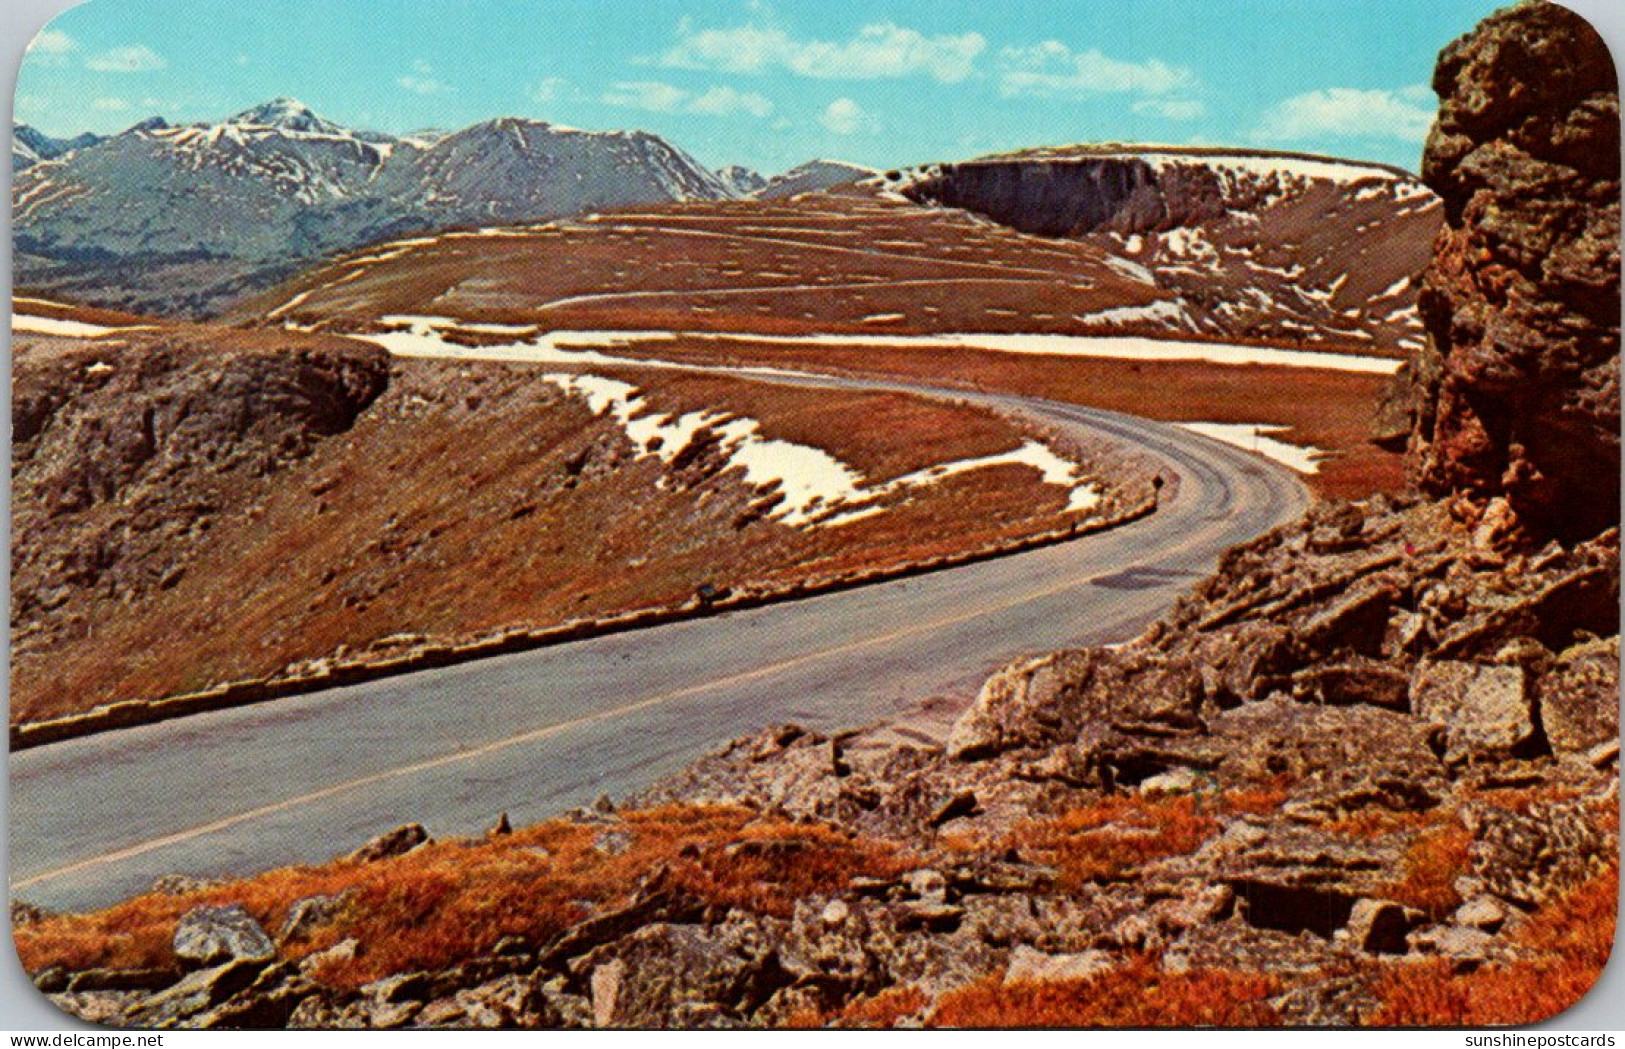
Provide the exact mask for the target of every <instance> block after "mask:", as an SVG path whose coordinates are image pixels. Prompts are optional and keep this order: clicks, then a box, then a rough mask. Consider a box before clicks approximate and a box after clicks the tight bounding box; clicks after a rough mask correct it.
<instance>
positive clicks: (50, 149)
mask: <svg viewBox="0 0 1625 1049" xmlns="http://www.w3.org/2000/svg"><path fill="white" fill-rule="evenodd" d="M100 141H101V136H99V135H92V134H91V133H89V132H88V131H87V132H85V133H84V134H82V135H75V136H74V137H73V138H52V137H51V136H50V135H47V134H46V133H45V132H43V131H41V130H39V129H38V128H34V127H29V126H28V125H27V124H14V125H13V126H12V129H11V170H12V171H21V170H23V169H24V168H30V167H33V166H34V165H35V164H38V163H39V162H40V161H42V160H55V159H56V158H57V157H60V156H62V155H63V154H66V153H71V152H73V151H74V150H76V149H84V148H85V147H87V146H94V145H95V144H96V143H98V142H100Z"/></svg>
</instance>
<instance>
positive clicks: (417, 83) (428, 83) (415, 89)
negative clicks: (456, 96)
mask: <svg viewBox="0 0 1625 1049" xmlns="http://www.w3.org/2000/svg"><path fill="white" fill-rule="evenodd" d="M395 86H396V87H399V88H402V89H403V90H406V91H410V92H412V93H413V94H414V95H443V94H445V93H446V92H448V91H450V90H451V85H450V84H447V83H446V82H445V81H443V80H436V79H435V78H434V77H432V76H411V75H408V76H402V77H396V78H395Z"/></svg>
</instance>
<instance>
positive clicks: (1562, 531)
mask: <svg viewBox="0 0 1625 1049" xmlns="http://www.w3.org/2000/svg"><path fill="white" fill-rule="evenodd" d="M1433 87H1434V90H1435V91H1436V92H1437V93H1438V94H1439V97H1440V99H1441V106H1440V110H1439V119H1438V122H1437V123H1436V124H1435V126H1434V128H1433V132H1432V134H1431V135H1430V136H1429V139H1428V143H1427V149H1426V152H1425V155H1424V157H1423V162H1422V169H1423V177H1424V179H1425V180H1426V181H1427V183H1428V185H1429V186H1430V187H1432V188H1433V190H1434V191H1435V192H1437V193H1438V194H1439V195H1440V197H1442V198H1443V199H1444V202H1445V206H1446V213H1447V222H1448V225H1447V227H1446V229H1445V230H1444V232H1443V233H1442V234H1441V235H1440V239H1439V242H1438V244H1437V248H1436V252H1435V257H1434V261H1433V264H1432V266H1431V267H1430V268H1429V269H1428V271H1427V275H1426V279H1425V283H1424V286H1423V291H1422V296H1421V309H1422V314H1423V319H1424V321H1425V323H1426V325H1427V329H1428V335H1429V338H1428V341H1427V347H1426V348H1425V349H1424V350H1423V351H1422V352H1421V353H1420V354H1419V355H1418V358H1417V360H1416V361H1415V362H1413V368H1412V369H1411V373H1412V376H1413V380H1412V381H1413V382H1414V384H1415V385H1414V387H1413V389H1414V390H1415V393H1416V399H1415V406H1414V409H1415V416H1416V418H1415V428H1414V431H1413V436H1412V440H1411V452H1412V469H1413V473H1414V475H1415V478H1416V479H1417V481H1418V482H1419V483H1420V484H1421V485H1422V487H1423V488H1424V489H1425V490H1427V491H1430V492H1433V493H1436V494H1446V493H1449V492H1451V491H1467V492H1471V493H1474V494H1475V495H1477V496H1479V497H1482V498H1486V499H1487V498H1490V497H1493V496H1496V495H1505V496H1506V497H1507V499H1508V501H1509V502H1510V504H1511V506H1512V507H1513V509H1514V510H1515V511H1516V513H1517V515H1518V517H1519V518H1520V519H1521V520H1522V522H1523V523H1524V524H1525V525H1526V526H1528V527H1529V528H1530V530H1531V531H1533V532H1535V533H1536V534H1541V533H1545V534H1551V535H1556V536H1559V537H1561V538H1568V539H1578V538H1584V537H1586V536H1590V535H1595V534H1596V533H1598V532H1600V531H1602V530H1603V529H1605V528H1607V527H1608V526H1609V525H1610V524H1611V523H1614V522H1616V521H1617V520H1618V506H1619V495H1620V487H1619V484H1620V458H1619V428H1620V416H1619V312H1620V261H1619V234H1620V224H1619V220H1620V203H1619V193H1620V139H1619V127H1620V125H1619V93H1618V81H1617V79H1616V77H1615V72H1614V66H1613V62H1612V61H1611V59H1610V58H1609V55H1608V49H1607V47H1606V45H1605V44H1604V43H1603V41H1602V39H1601V38H1600V37H1599V36H1598V35H1597V33H1596V31H1595V30H1593V29H1592V28H1591V26H1590V25H1588V24H1587V23H1586V22H1585V21H1584V20H1583V19H1582V18H1580V17H1579V16H1578V15H1575V14H1573V13H1572V12H1570V11H1568V10H1566V9H1564V8H1563V7H1560V6H1558V5H1557V4H1552V3H1527V4H1519V5H1517V6H1515V7H1510V8H1507V9H1506V10H1503V11H1501V12H1498V13H1497V14H1495V15H1494V16H1492V17H1490V18H1488V19H1486V20H1485V21H1484V22H1483V23H1481V24H1480V25H1479V27H1478V28H1477V29H1476V30H1474V31H1473V32H1472V33H1471V34H1469V35H1467V36H1466V37H1464V38H1462V39H1461V40H1459V41H1457V42H1456V43H1454V44H1452V45H1451V46H1450V47H1449V48H1448V49H1446V51H1445V52H1444V54H1443V55H1442V56H1441V57H1440V61H1439V66H1438V69H1437V71H1436V72H1435V74H1434V80H1433Z"/></svg>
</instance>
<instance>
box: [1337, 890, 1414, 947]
mask: <svg viewBox="0 0 1625 1049" xmlns="http://www.w3.org/2000/svg"><path fill="white" fill-rule="evenodd" d="M1416 924H1417V920H1416V916H1415V915H1413V914H1412V913H1411V912H1409V911H1407V910H1406V909H1405V908H1404V907H1402V906H1400V905H1399V904H1397V903H1393V902H1392V901H1389V900H1370V899H1366V900H1360V901H1359V902H1357V903H1355V905H1354V910H1353V911H1352V912H1350V914H1349V920H1348V924H1347V925H1346V926H1345V927H1344V928H1345V929H1346V930H1347V932H1348V935H1349V939H1350V940H1351V941H1352V942H1353V944H1354V946H1356V947H1358V948H1359V949H1360V950H1362V951H1367V952H1370V953H1371V954H1404V953H1405V951H1406V949H1407V944H1406V939H1405V938H1406V936H1408V935H1409V934H1410V931H1411V929H1413V928H1414V927H1415V926H1416Z"/></svg>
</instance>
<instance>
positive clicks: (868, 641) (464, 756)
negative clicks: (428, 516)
mask: <svg viewBox="0 0 1625 1049" xmlns="http://www.w3.org/2000/svg"><path fill="white" fill-rule="evenodd" d="M1195 539H1196V537H1195V536H1187V537H1186V538H1185V540H1184V541H1183V542H1181V543H1180V544H1179V545H1178V547H1176V548H1175V549H1176V550H1177V549H1183V548H1187V547H1189V546H1190V545H1191V544H1192V543H1193V542H1194V541H1195ZM1169 552H1172V551H1164V554H1166V553H1169ZM1096 578H1098V571H1094V572H1091V573H1090V575H1088V576H1084V577H1073V578H1070V579H1067V580H1065V581H1063V582H1059V583H1056V584H1054V585H1052V586H1050V587H1048V588H1047V589H1044V590H1040V591H1037V592H1033V593H1028V594H1025V595H1023V596H1021V597H1019V598H1015V599H1012V600H1009V601H1005V602H1002V603H999V604H995V605H985V606H982V607H979V608H977V609H975V610H973V611H968V612H961V613H959V614H957V615H954V616H950V617H947V618H945V619H936V620H931V621H929V622H925V623H919V624H916V625H914V626H911V627H907V628H905V629H902V630H896V631H893V632H891V633H889V634H881V635H879V636H876V637H870V638H865V639H863V640H861V641H849V642H847V643H845V644H841V645H835V646H832V647H830V648H823V649H819V650H818V651H816V652H809V653H807V654H806V655H801V656H797V657H795V658H794V659H787V660H784V661H782V662H779V663H774V664H771V665H769V666H765V667H758V668H756V669H755V670H746V671H742V672H740V673H738V674H734V675H731V676H729V677H723V678H717V679H716V680H713V681H705V682H701V683H699V684H696V685H688V686H685V687H683V688H679V689H675V690H673V691H670V692H663V693H661V694H659V695H656V696H650V697H649V698H648V699H642V700H639V701H638V702H636V703H629V704H627V705H625V706H620V707H615V708H613V709H610V710H601V711H598V712H597V713H594V714H588V715H585V716H583V717H579V718H574V719H572V720H570V721H561V722H558V723H556V724H552V725H547V726H545V727H543V728H539V729H533V730H532V731H529V732H523V733H520V734H519V735H516V736H509V737H507V738H505V739H499V740H493V741H492V742H490V743H482V744H480V745H479V746H476V747H470V748H468V749H466V750H459V751H454V752H452V753H450V754H443V755H441V756H440V757H436V758H430V759H428V760H426V761H420V762H417V763H415V764H412V765H404V766H401V767H400V768H394V769H388V770H386V771H384V772H375V773H373V774H371V775H368V776H361V777H359V778H357V779H352V780H347V781H345V782H343V783H335V784H333V785H332V786H329V787H324V788H322V789H321V790H317V791H312V792H311V793H309V794H303V795H300V796H298V797H294V798H287V799H285V800H282V801H278V802H274V803H272V804H270V805H262V806H260V807H259V808H256V809H250V810H249V811H247V812H240V813H237V814H236V815H233V816H227V817H225V818H223V819H218V820H214V821H213V822H210V823H204V824H200V825H198V826H196V827H191V828H189V829H187V830H182V831H177V832H175V833H174V834H166V835H164V836H163V837H160V838H153V839H151V840H150V841H145V842H141V843H140V844H137V845H131V846H129V847H127V848H123V849H118V850H116V851H113V852H107V853H103V854H102V855H100V856H93V857H91V858H89V859H85V860H80V861H78V862H77V863H71V864H68V865H67V866H64V867H58V868H56V869H55V870H49V871H45V872H44V873H41V874H35V875H33V876H31V877H28V878H24V879H22V880H21V881H15V882H13V883H12V889H13V891H18V890H22V889H27V888H29V887H31V886H34V885H38V884H40V883H41V882H47V881H53V880H55V879H57V878H61V877H65V876H67V875H70V874H77V873H79V872H81V871H86V870H90V869H92V868H95V867H103V866H107V865H108V864H113V863H119V862H122V861H124V860H128V859H133V858H134V857H136V856H141V855H144V854H146V853H149V852H153V851H156V850H158V849H163V848H167V847H169V846H171V845H179V844H182V843H183V842H187V841H191V840H194V839H196V838H201V837H203V836H205V835H208V834H213V833H215V832H216V831H222V830H226V829H228V828H231V827H234V826H237V825H238V824H240V823H246V822H248V821H250V820H256V819H260V818H262V817H265V816H274V815H276V814H278V813H281V812H287V811H289V810H291V809H295V808H298V807H300V806H302V805H309V804H312V803H315V802H319V801H325V800H327V799H328V798H332V797H336V796H338V795H340V794H345V793H349V792H351V791H357V790H361V789H363V788H365V787H370V786H373V785H375V784H378V783H383V782H386V781H388V780H392V779H398V778H401V777H404V776H411V775H415V774H417V773H420V772H428V771H431V770H434V769H438V768H444V767H445V766H448V765H455V764H458V763H460V762H465V761H473V760H475V759H477V758H482V757H486V756H487V755H490V754H494V753H497V752H498V751H501V750H506V749H508V748H510V747H517V746H523V745H524V744H527V743H534V742H537V741H538V740H543V739H547V738H548V737H550V736H556V735H559V734H561V733H564V732H569V731H571V730H572V729H578V728H583V727H585V726H588V725H592V724H596V723H598V722H600V721H607V720H610V719H612V718H617V717H622V716H624V715H627V714H636V713H638V712H640V711H644V710H649V709H651V708H654V707H658V706H661V705H663V704H666V703H672V702H675V701H677V700H680V699H685V698H687V697H689V696H693V695H697V694H699V693H702V692H706V691H708V690H711V689H718V688H728V687H731V686H734V685H742V684H746V683H748V682H751V681H756V680H760V679H762V678H767V677H772V676H773V675H775V674H780V673H783V672H785V671H789V670H794V669H796V668H798V667H801V666H805V665H806V664H809V663H815V662H817V661H819V660H821V659H827V658H830V657H832V656H839V655H846V654H848V653H852V652H858V651H861V650H863V649H866V648H874V647H876V646H880V645H885V644H889V643H891V642H893V641H900V640H903V639H904V638H908V637H912V636H914V635H916V634H925V633H930V632H932V631H936V630H944V629H947V628H949V627H954V626H959V625H960V624H963V623H967V622H970V621H971V620H973V619H980V618H982V617H984V616H988V615H995V614H998V613H1000V612H1006V611H1009V610H1010V609H1013V608H1019V607H1020V606H1022V605H1025V604H1030V603H1032V602H1034V601H1040V600H1043V599H1045V598H1049V597H1054V596H1055V595H1057V594H1061V593H1064V592H1066V591H1067V590H1071V589H1073V588H1075V587H1080V586H1085V585H1087V584H1089V583H1090V582H1092V581H1093V580H1094V579H1096Z"/></svg>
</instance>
